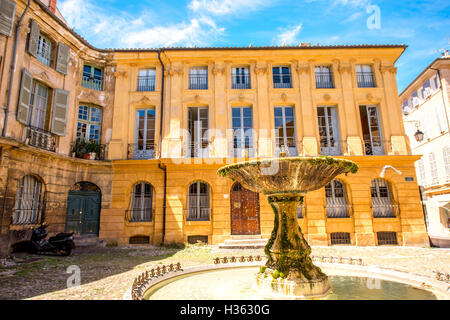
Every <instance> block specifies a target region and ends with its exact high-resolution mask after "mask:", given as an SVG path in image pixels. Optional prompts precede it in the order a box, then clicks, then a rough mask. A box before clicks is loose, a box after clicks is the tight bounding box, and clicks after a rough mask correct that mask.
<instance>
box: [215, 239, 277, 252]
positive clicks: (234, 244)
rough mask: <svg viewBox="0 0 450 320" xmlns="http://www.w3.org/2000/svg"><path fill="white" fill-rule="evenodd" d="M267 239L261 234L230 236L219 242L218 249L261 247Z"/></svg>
mask: <svg viewBox="0 0 450 320" xmlns="http://www.w3.org/2000/svg"><path fill="white" fill-rule="evenodd" d="M267 241H268V240H267V239H263V238H261V236H231V239H227V240H225V242H224V243H221V244H219V248H220V249H263V248H264V247H265V246H266V244H267Z"/></svg>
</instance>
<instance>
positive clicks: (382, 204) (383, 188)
mask: <svg viewBox="0 0 450 320" xmlns="http://www.w3.org/2000/svg"><path fill="white" fill-rule="evenodd" d="M370 193H371V196H372V213H373V216H374V218H393V217H395V208H396V206H395V205H394V204H393V203H392V200H391V192H390V188H389V184H388V182H387V181H386V180H383V179H375V180H372V183H371V184H370Z"/></svg>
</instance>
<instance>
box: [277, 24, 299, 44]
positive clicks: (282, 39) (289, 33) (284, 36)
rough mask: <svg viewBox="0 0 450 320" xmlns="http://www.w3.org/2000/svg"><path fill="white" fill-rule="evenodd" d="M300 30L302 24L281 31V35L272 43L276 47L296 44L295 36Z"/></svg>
mask: <svg viewBox="0 0 450 320" xmlns="http://www.w3.org/2000/svg"><path fill="white" fill-rule="evenodd" d="M301 30H302V24H301V23H300V24H299V25H297V26H294V27H292V28H289V29H285V30H284V31H283V30H281V33H280V34H278V35H277V37H276V38H275V39H274V41H273V42H275V43H276V44H278V45H293V44H296V43H298V42H299V41H298V39H297V36H298V34H299V33H300V31H301Z"/></svg>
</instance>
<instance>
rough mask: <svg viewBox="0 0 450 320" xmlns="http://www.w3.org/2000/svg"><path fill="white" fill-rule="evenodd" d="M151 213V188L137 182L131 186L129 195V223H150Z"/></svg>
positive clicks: (144, 183)
mask: <svg viewBox="0 0 450 320" xmlns="http://www.w3.org/2000/svg"><path fill="white" fill-rule="evenodd" d="M152 213H153V186H152V185H151V184H149V183H146V182H139V183H136V184H135V185H134V186H133V190H132V195H131V210H130V216H129V219H130V221H131V222H150V221H152Z"/></svg>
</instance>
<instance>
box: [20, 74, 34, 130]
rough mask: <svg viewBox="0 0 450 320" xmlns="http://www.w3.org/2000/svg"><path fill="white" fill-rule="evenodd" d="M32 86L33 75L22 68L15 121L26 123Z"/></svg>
mask: <svg viewBox="0 0 450 320" xmlns="http://www.w3.org/2000/svg"><path fill="white" fill-rule="evenodd" d="M32 86H33V76H32V75H31V74H30V73H29V72H28V71H27V70H26V69H23V70H22V82H21V84H20V94H19V104H18V106H17V121H19V122H20V123H23V124H25V125H27V124H28V114H29V113H30V100H31V90H32Z"/></svg>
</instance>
